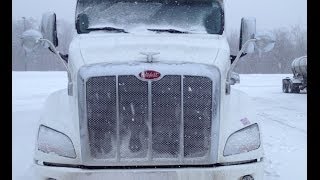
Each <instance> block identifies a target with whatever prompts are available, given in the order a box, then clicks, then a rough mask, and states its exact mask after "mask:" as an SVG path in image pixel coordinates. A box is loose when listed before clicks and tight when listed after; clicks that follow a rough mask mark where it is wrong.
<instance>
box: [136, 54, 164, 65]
mask: <svg viewBox="0 0 320 180" xmlns="http://www.w3.org/2000/svg"><path fill="white" fill-rule="evenodd" d="M140 54H142V55H145V56H147V62H148V63H152V62H153V56H155V55H158V54H160V53H159V52H140Z"/></svg>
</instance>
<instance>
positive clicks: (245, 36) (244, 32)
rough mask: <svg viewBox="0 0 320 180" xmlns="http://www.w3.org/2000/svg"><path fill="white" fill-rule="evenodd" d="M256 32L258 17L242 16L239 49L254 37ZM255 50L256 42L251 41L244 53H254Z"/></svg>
mask: <svg viewBox="0 0 320 180" xmlns="http://www.w3.org/2000/svg"><path fill="white" fill-rule="evenodd" d="M255 34H256V19H255V18H248V17H247V18H242V19H241V27H240V42H239V50H241V48H242V47H243V45H244V44H245V43H246V42H247V41H248V40H250V39H254V37H255ZM254 50H255V48H254V43H253V42H252V43H250V44H249V45H248V46H247V48H246V49H245V50H244V52H243V53H253V52H254Z"/></svg>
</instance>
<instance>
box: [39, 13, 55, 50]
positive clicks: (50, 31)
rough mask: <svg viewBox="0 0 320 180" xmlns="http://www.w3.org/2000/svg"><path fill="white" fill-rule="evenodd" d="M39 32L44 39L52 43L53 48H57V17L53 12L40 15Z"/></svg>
mask: <svg viewBox="0 0 320 180" xmlns="http://www.w3.org/2000/svg"><path fill="white" fill-rule="evenodd" d="M40 31H41V34H42V36H43V38H44V39H47V40H49V41H50V42H52V44H53V45H54V46H55V47H57V46H58V36H57V16H56V14H55V13H54V12H47V13H44V14H43V15H42V20H41V26H40Z"/></svg>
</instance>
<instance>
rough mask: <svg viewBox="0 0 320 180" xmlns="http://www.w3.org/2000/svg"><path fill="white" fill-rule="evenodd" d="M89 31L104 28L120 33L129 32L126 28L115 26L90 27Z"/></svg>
mask: <svg viewBox="0 0 320 180" xmlns="http://www.w3.org/2000/svg"><path fill="white" fill-rule="evenodd" d="M87 30H89V31H98V30H104V31H114V32H119V33H128V32H127V31H125V30H124V29H120V28H115V27H101V28H88V29H87Z"/></svg>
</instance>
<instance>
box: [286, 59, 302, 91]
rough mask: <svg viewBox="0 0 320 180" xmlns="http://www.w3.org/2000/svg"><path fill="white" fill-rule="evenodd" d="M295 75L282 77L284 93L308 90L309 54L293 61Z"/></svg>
mask: <svg viewBox="0 0 320 180" xmlns="http://www.w3.org/2000/svg"><path fill="white" fill-rule="evenodd" d="M291 70H292V73H293V77H292V78H290V77H286V78H284V79H282V91H283V92H284V93H300V91H302V90H304V89H305V90H307V79H308V77H307V74H308V73H307V72H308V71H307V56H302V57H299V58H296V59H294V60H293V61H292V63H291Z"/></svg>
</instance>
